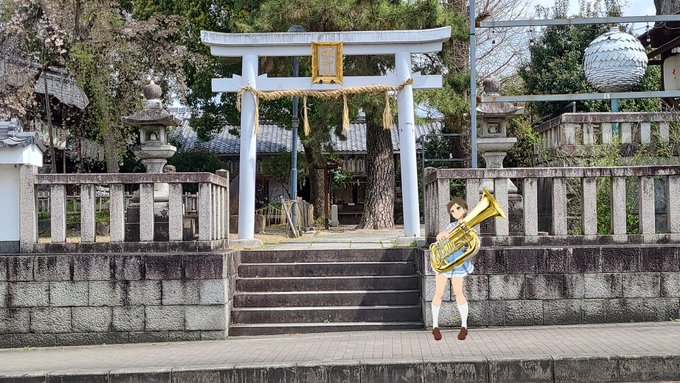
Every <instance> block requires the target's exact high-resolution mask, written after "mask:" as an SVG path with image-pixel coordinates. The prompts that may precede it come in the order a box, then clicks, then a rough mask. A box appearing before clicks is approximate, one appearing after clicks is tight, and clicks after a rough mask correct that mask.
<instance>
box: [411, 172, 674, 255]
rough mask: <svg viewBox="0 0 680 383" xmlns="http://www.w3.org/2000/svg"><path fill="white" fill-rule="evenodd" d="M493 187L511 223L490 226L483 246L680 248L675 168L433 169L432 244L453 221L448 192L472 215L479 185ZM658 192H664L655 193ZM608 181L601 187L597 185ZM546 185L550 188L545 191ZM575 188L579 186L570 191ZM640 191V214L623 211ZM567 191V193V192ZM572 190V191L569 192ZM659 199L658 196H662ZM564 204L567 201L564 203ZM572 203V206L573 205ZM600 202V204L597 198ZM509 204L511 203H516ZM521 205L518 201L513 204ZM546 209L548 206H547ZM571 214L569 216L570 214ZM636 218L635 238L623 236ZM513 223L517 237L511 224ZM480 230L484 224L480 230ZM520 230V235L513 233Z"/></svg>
mask: <svg viewBox="0 0 680 383" xmlns="http://www.w3.org/2000/svg"><path fill="white" fill-rule="evenodd" d="M509 179H510V180H512V181H514V182H515V184H516V185H517V187H518V193H519V194H517V195H515V194H509V193H508V183H509V181H508V180H509ZM482 180H491V182H493V185H494V189H495V190H494V193H493V194H494V196H495V198H496V200H497V201H498V202H499V204H500V205H501V207H502V208H503V210H504V211H505V212H506V213H508V215H509V217H508V218H509V219H508V220H506V219H494V220H493V222H492V223H490V224H489V225H488V226H491V229H492V231H493V232H494V233H495V234H494V235H492V236H489V235H484V230H482V237H483V238H482V239H483V241H482V244H487V245H499V246H502V245H522V244H539V245H543V244H550V245H553V246H555V245H578V244H592V243H597V244H607V243H669V242H672V243H678V242H680V166H637V167H636V166H633V167H598V168H595V167H594V168H558V167H551V168H513V169H432V168H427V169H426V173H425V194H424V203H425V208H424V211H425V229H426V235H427V237H428V238H429V239H432V238H433V237H434V236H436V233H437V232H439V231H440V230H442V229H443V228H444V227H446V225H447V224H448V223H449V222H450V216H449V214H448V212H447V211H446V204H447V202H448V201H449V200H450V198H451V185H452V184H453V185H456V184H458V185H461V183H462V185H461V188H462V189H463V190H465V195H466V201H467V204H468V207H469V210H472V209H473V207H474V206H476V205H477V203H478V202H479V200H480V182H481V181H482ZM655 180H657V181H656V183H657V186H658V185H662V186H663V187H661V188H659V187H657V188H656V192H655ZM602 181H606V182H602ZM603 185H606V187H607V188H608V192H609V196H610V200H609V201H608V205H609V206H608V207H607V208H604V209H603V208H602V206H600V207H599V209H598V198H597V197H598V191H599V192H600V193H602V191H603V190H602V188H604V187H605V186H603ZM546 186H547V187H546ZM574 186H576V187H575V188H574ZM627 187H630V188H631V190H632V189H638V190H639V193H640V196H641V197H642V198H637V205H638V208H637V209H635V210H636V211H635V212H631V211H630V210H631V209H630V208H628V206H627V205H628V202H629V201H628V199H627V193H626V189H627ZM568 189H570V191H569V193H568ZM574 189H576V190H574ZM660 192H661V193H660ZM568 197H569V199H568ZM657 199H659V201H660V202H663V203H664V204H665V209H663V210H665V211H664V212H663V213H665V214H664V215H665V217H664V218H665V220H664V221H665V222H666V223H667V224H666V226H667V228H666V230H665V232H661V233H659V230H658V228H657V222H656V221H657V218H658V217H656V216H655V215H658V213H659V212H658V210H659V209H658V206H657V204H656V203H655V201H656V200H657ZM570 200H571V202H570ZM600 200H602V199H600ZM513 201H514V204H513V203H509V202H513ZM518 201H519V202H518ZM573 201H577V202H578V203H577V207H576V210H579V212H578V213H577V214H576V216H577V217H578V219H579V221H580V222H579V223H580V225H578V226H580V230H579V231H580V232H579V233H578V234H575V233H573V232H570V230H568V205H570V206H571V207H572V210H574V209H573V207H574V206H573V205H574V203H573ZM546 202H548V203H547V204H546ZM603 210H605V211H608V213H609V214H607V215H608V218H609V220H610V222H611V224H610V233H608V234H605V235H603V234H598V213H600V214H601V215H602V212H603ZM544 213H548V217H549V221H548V222H547V225H545V226H547V227H545V228H544V230H541V231H539V217H540V216H541V215H542V214H544ZM572 213H573V212H572ZM632 213H635V218H636V219H639V234H633V233H629V232H627V222H626V220H627V217H628V216H629V215H631V214H632ZM513 222H516V223H517V225H513V226H515V230H514V232H513V230H511V229H512V228H511V224H512V223H513ZM482 226H484V224H483V225H482ZM517 228H519V229H517Z"/></svg>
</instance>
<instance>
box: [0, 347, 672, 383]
mask: <svg viewBox="0 0 680 383" xmlns="http://www.w3.org/2000/svg"><path fill="white" fill-rule="evenodd" d="M655 380H656V381H659V380H666V381H668V380H680V355H671V354H668V355H626V356H610V357H601V356H583V357H560V356H551V357H534V358H524V359H516V358H507V357H493V358H488V357H487V358H484V357H482V358H457V359H449V360H446V359H444V360H440V361H436V360H421V361H409V360H370V361H366V362H364V363H360V362H358V361H354V362H352V361H349V362H348V361H338V363H333V362H331V363H323V364H316V363H313V362H307V363H290V364H274V365H254V364H248V365H234V366H224V367H218V366H205V367H203V368H202V367H200V366H191V367H181V368H172V369H167V368H149V369H117V370H110V371H102V372H94V371H59V372H50V373H47V374H31V375H25V374H24V375H18V374H17V375H15V376H10V375H6V374H0V383H5V382H17V383H51V382H101V383H119V382H126V383H136V382H140V383H141V382H158V383H166V382H167V383H180V382H198V383H202V382H224V383H231V382H267V381H280V382H314V381H324V382H348V381H349V382H390V383H391V382H417V381H420V382H431V381H456V382H517V381H533V382H562V381H581V382H595V381H613V382H616V381H620V382H625V381H655Z"/></svg>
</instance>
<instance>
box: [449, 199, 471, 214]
mask: <svg viewBox="0 0 680 383" xmlns="http://www.w3.org/2000/svg"><path fill="white" fill-rule="evenodd" d="M454 204H456V205H458V206H460V207H462V208H463V209H465V211H466V212H467V209H468V207H467V203H465V200H464V199H462V198H460V197H455V198H454V199H452V200H451V201H449V203H448V204H447V205H446V210H447V211H451V207H453V205H454Z"/></svg>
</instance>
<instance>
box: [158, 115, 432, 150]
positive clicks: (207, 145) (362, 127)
mask: <svg viewBox="0 0 680 383" xmlns="http://www.w3.org/2000/svg"><path fill="white" fill-rule="evenodd" d="M441 127H442V123H441V122H440V121H431V122H427V123H423V124H417V125H416V139H417V138H419V137H420V136H422V135H423V134H425V133H427V132H432V133H435V132H439V131H441ZM234 128H236V129H238V127H234V126H227V127H225V128H224V129H223V130H222V131H221V132H220V133H217V134H215V135H214V136H213V138H212V140H210V141H207V142H201V141H199V140H198V138H197V136H196V132H195V131H194V130H193V129H192V128H191V127H190V126H189V124H188V121H184V123H183V124H182V125H180V126H179V127H177V128H175V129H172V131H171V133H170V138H171V139H172V140H174V141H175V142H176V143H178V144H179V145H180V150H181V151H187V150H192V149H198V148H202V149H206V150H209V151H211V152H215V153H218V154H237V153H239V149H240V143H241V140H240V138H239V137H238V136H235V135H233V134H231V133H229V130H230V129H234ZM390 132H391V133H392V147H393V148H394V151H395V152H398V151H399V149H400V148H399V129H397V128H396V127H395V126H392V129H390ZM346 138H347V139H346V140H342V139H340V137H338V136H337V135H335V134H332V135H331V142H332V143H333V149H334V151H335V152H339V153H343V152H344V153H350V152H354V153H356V152H359V153H361V152H366V124H365V123H363V122H357V123H352V124H350V128H349V132H348V133H347V136H346ZM291 144H292V142H291V131H290V130H287V129H284V128H281V127H279V126H278V125H270V124H260V133H259V134H258V135H257V152H258V153H277V152H279V151H287V152H290V151H291ZM297 145H298V151H299V152H303V151H304V149H303V148H302V144H301V143H300V139H299V137H298V143H297Z"/></svg>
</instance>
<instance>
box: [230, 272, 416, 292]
mask: <svg viewBox="0 0 680 383" xmlns="http://www.w3.org/2000/svg"><path fill="white" fill-rule="evenodd" d="M417 288H418V277H417V276H415V275H387V276H382V275H381V276H376V275H362V276H349V277H268V278H241V277H239V278H238V279H237V280H236V290H237V291H239V292H250V291H335V290H399V289H404V290H414V289H417Z"/></svg>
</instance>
